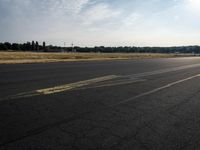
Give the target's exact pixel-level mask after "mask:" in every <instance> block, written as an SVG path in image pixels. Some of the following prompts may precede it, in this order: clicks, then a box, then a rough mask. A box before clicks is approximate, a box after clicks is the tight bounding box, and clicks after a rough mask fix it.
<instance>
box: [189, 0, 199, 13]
mask: <svg viewBox="0 0 200 150" xmlns="http://www.w3.org/2000/svg"><path fill="white" fill-rule="evenodd" d="M187 5H188V6H189V8H190V9H191V10H192V11H199V12H200V0H187Z"/></svg>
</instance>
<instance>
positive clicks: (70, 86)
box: [36, 75, 119, 95]
mask: <svg viewBox="0 0 200 150" xmlns="http://www.w3.org/2000/svg"><path fill="white" fill-rule="evenodd" d="M118 77H119V76H116V75H109V76H104V77H99V78H94V79H90V80H85V81H79V82H75V83H71V84H65V85H61V86H56V87H53V88H47V89H40V90H36V92H37V93H41V94H44V95H47V94H54V93H60V92H63V91H68V90H72V89H75V88H79V87H83V86H87V85H90V84H94V83H98V82H102V81H107V80H111V79H115V78H118Z"/></svg>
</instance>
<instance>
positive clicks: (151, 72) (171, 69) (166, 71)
mask: <svg viewBox="0 0 200 150" xmlns="http://www.w3.org/2000/svg"><path fill="white" fill-rule="evenodd" d="M195 67H200V64H199V63H198V64H192V65H187V66H180V67H174V68H167V69H161V70H155V71H150V72H143V73H138V74H132V75H127V76H125V77H133V78H142V77H147V76H152V75H158V74H163V73H168V72H174V71H179V70H184V69H190V68H195Z"/></svg>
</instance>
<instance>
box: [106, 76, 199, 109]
mask: <svg viewBox="0 0 200 150" xmlns="http://www.w3.org/2000/svg"><path fill="white" fill-rule="evenodd" d="M198 77H200V74H197V75H194V76H191V77H189V78H185V79H182V80H179V81H176V82H172V83H169V84H167V85H165V86H162V87H159V88H156V89H153V90H151V91H148V92H145V93H142V94H139V95H137V96H134V97H131V98H128V99H126V100H124V101H121V102H119V103H116V104H113V105H111V106H110V107H114V106H117V105H120V104H124V103H127V102H130V101H132V100H135V99H138V98H141V97H143V96H147V95H150V94H153V93H156V92H158V91H161V90H163V89H166V88H170V87H172V86H174V85H177V84H180V83H183V82H185V81H188V80H192V79H194V78H198Z"/></svg>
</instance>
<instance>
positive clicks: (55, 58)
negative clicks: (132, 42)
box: [0, 52, 188, 64]
mask: <svg viewBox="0 0 200 150" xmlns="http://www.w3.org/2000/svg"><path fill="white" fill-rule="evenodd" d="M181 56H188V55H180V54H179V55H176V54H153V53H130V54H128V53H36V52H0V64H18V63H43V62H65V61H85V60H87V61H88V60H115V59H145V58H169V57H181Z"/></svg>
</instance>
